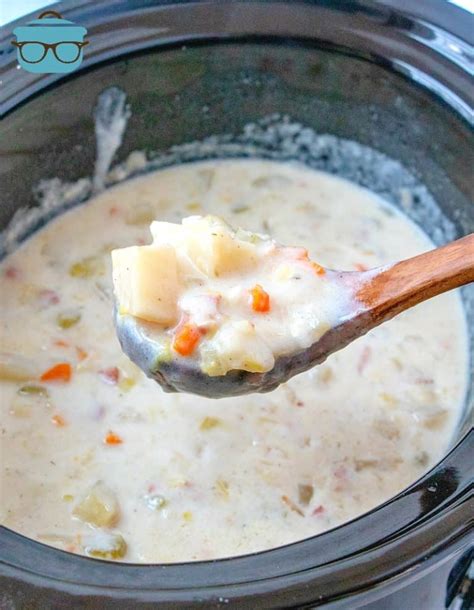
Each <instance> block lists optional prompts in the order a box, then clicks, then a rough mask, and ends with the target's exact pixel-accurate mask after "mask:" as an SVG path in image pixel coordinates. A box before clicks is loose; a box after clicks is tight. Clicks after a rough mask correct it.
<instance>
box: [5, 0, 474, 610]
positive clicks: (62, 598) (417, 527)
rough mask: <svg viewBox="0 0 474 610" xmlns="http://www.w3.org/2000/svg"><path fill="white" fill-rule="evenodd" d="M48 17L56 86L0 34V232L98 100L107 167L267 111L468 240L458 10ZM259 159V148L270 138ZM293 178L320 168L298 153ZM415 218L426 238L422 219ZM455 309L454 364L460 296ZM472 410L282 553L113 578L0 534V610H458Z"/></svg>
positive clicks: (116, 570) (166, 9)
mask: <svg viewBox="0 0 474 610" xmlns="http://www.w3.org/2000/svg"><path fill="white" fill-rule="evenodd" d="M48 8H50V7H48ZM51 8H52V9H54V11H57V12H58V13H60V14H61V15H62V16H63V18H65V19H68V20H70V21H71V22H74V23H76V24H80V25H81V26H83V27H85V28H86V29H87V31H88V39H89V41H90V44H89V46H88V47H86V49H85V50H84V61H83V64H82V66H81V68H80V69H78V70H76V71H75V72H74V73H72V74H69V75H67V76H64V75H61V74H39V73H36V74H33V73H30V72H26V71H24V70H21V69H17V61H16V49H15V48H14V47H13V46H12V45H11V40H12V39H13V35H12V32H13V30H14V29H15V27H18V26H19V25H21V24H24V23H26V22H28V21H30V20H31V19H33V18H34V17H35V16H34V15H32V16H30V17H27V18H24V19H21V20H19V21H18V22H16V23H14V24H10V25H9V26H7V27H6V28H5V29H4V32H3V34H2V39H1V41H0V55H1V58H0V62H1V64H0V66H1V67H0V80H1V82H2V93H1V110H2V113H3V115H4V117H3V121H2V124H1V127H0V133H1V137H0V150H1V158H2V162H1V170H0V171H1V183H2V189H1V193H0V197H1V208H0V227H2V228H3V227H5V226H6V225H7V223H8V222H9V220H10V219H11V218H12V216H13V214H14V213H15V211H16V210H17V209H18V208H20V207H34V206H35V205H37V203H36V199H35V196H34V193H35V192H36V191H37V184H38V183H39V181H40V180H41V179H42V178H45V177H54V176H59V177H61V179H63V180H68V181H74V180H78V179H79V178H81V177H83V176H87V175H90V174H91V173H92V169H93V165H94V155H95V150H94V126H93V109H94V107H95V104H96V100H97V97H98V95H99V94H100V93H101V92H102V91H103V90H104V89H105V88H107V87H110V86H116V87H119V88H120V89H122V90H123V91H124V92H125V93H126V95H127V100H128V103H129V104H130V106H131V108H132V115H131V117H130V120H129V125H128V128H127V131H126V134H125V139H124V142H123V144H122V146H121V148H120V150H119V153H118V155H117V158H116V161H120V160H123V159H125V158H126V156H127V155H128V154H129V153H130V152H131V151H133V150H137V149H140V150H147V151H158V152H160V151H162V152H163V151H166V150H169V149H170V148H171V147H173V146H175V145H177V144H183V143H185V142H189V141H193V140H202V139H203V138H205V137H207V136H210V135H212V134H222V133H234V134H236V133H240V132H241V131H242V129H243V128H244V126H245V125H247V124H249V123H252V122H255V121H259V120H260V119H262V117H268V116H274V115H275V113H278V115H279V116H282V115H287V116H289V117H291V118H292V119H293V120H296V121H299V122H300V123H302V124H304V125H308V126H309V127H311V128H312V129H314V130H315V131H317V132H319V133H325V134H332V135H334V136H337V137H338V138H345V139H348V140H355V141H357V142H359V143H361V144H363V145H365V146H368V147H371V148H373V149H375V150H376V151H379V152H381V153H384V154H386V155H388V156H390V157H391V158H394V159H396V160H399V161H400V162H401V163H402V164H403V165H405V166H406V167H407V168H409V170H410V172H411V173H412V174H413V175H414V176H415V177H416V179H417V180H419V181H420V182H421V183H422V184H424V185H425V186H426V187H427V188H428V189H429V191H430V192H431V193H432V195H433V196H434V197H435V199H436V200H437V202H439V206H440V208H441V210H442V213H443V215H444V216H445V217H446V218H447V219H449V221H450V223H451V226H452V227H453V232H454V234H455V236H461V235H463V234H466V233H469V232H472V231H473V230H474V206H473V203H472V202H473V200H474V197H473V195H474V181H473V175H472V168H473V167H474V138H473V133H472V126H473V122H474V119H473V106H474V87H473V82H472V70H473V67H474V60H473V49H472V42H473V38H472V31H473V30H474V28H473V27H472V26H473V19H472V15H470V14H469V13H467V12H465V11H463V10H462V9H460V8H458V7H456V6H454V5H452V4H449V3H448V2H443V1H442V0H427V1H426V2H423V3H414V2H409V1H407V0H385V1H380V2H374V1H370V0H353V1H351V2H347V1H344V0H334V1H332V2H328V1H325V0H315V1H296V2H290V1H286V2H283V1H282V2H278V1H271V2H264V1H255V2H245V1H233V0H231V1H225V0H223V1H218V0H207V1H206V0H204V1H190V2H187V1H182V2H177V1H167V0H162V1H159V0H104V1H102V2H93V1H90V0H81V1H77V2H63V3H58V4H54V5H52V7H51ZM262 146H264V147H266V151H267V152H269V150H270V149H272V150H273V149H277V148H278V138H276V139H275V138H274V139H273V140H272V141H271V142H266V143H265V142H264V143H262ZM270 152H271V150H270ZM286 155H287V158H291V150H290V151H287V152H286ZM323 156H324V155H323ZM308 163H309V164H310V165H311V164H313V165H317V164H318V163H319V166H321V164H323V165H324V159H318V160H315V159H311V157H310V155H308ZM355 179H356V180H357V179H358V180H359V182H361V183H363V180H364V178H363V177H361V176H359V178H357V176H356V177H355ZM415 207H416V201H415ZM420 218H421V220H419V221H420V222H421V223H422V224H423V228H424V229H425V230H426V231H427V232H428V233H429V234H430V235H431V236H434V237H435V238H436V234H437V227H436V220H433V219H431V218H429V217H423V216H422V215H421V217H420ZM438 237H439V236H438ZM438 241H439V239H438ZM470 288H472V287H470ZM463 297H464V301H465V304H466V313H467V316H468V320H469V327H470V331H471V337H470V342H471V349H472V347H474V325H473V322H474V307H472V303H473V301H474V300H473V299H472V290H469V287H468V289H466V290H465V291H464V293H463ZM469 304H471V307H469ZM472 396H473V394H472V389H471V392H470V394H469V396H468V398H467V402H466V407H465V410H464V414H463V418H462V421H461V422H460V425H459V430H458V436H457V438H456V439H455V440H454V441H453V444H452V449H451V450H450V452H449V453H448V455H446V456H445V458H444V459H443V460H442V461H441V462H440V463H439V464H437V465H436V466H435V467H434V468H433V469H432V470H431V471H430V472H428V473H427V474H426V475H424V476H423V477H422V478H421V479H420V480H418V481H416V482H415V483H414V484H413V485H412V486H411V487H409V488H408V489H407V490H405V491H404V492H403V493H401V494H399V495H398V496H396V497H395V498H393V499H391V500H389V501H388V502H386V503H385V504H383V505H382V506H380V507H378V508H376V509H375V510H373V511H371V512H370V513H368V514H365V515H363V516H362V517H360V518H357V519H355V520H353V521H351V522H350V523H347V524H344V525H342V526H340V527H337V528H335V529H333V530H331V531H328V532H326V533H323V534H321V535H318V536H315V537H313V538H310V539H307V540H303V541H301V542H297V543H294V544H290V545H288V546H285V547H281V548H277V549H273V550H269V551H266V552H261V553H256V554H253V555H247V556H241V557H234V558H229V559H222V560H215V561H202V562H195V563H183V564H169V565H134V564H127V563H120V564H114V563H111V562H105V561H98V560H94V559H90V558H86V557H81V556H77V555H73V554H70V553H66V552H63V551H60V550H57V549H54V548H51V547H49V546H46V545H43V544H41V543H39V542H35V541H32V540H30V539H27V538H25V537H23V536H21V535H19V534H17V533H15V532H13V531H11V530H9V529H7V528H2V529H1V530H0V556H1V557H0V558H1V564H0V607H1V608H2V609H3V608H5V609H10V608H12V609H13V608H15V609H20V608H28V609H29V610H30V609H41V610H45V609H47V608H55V609H57V608H63V607H73V608H101V609H106V608H127V609H130V608H142V607H143V608H145V607H150V608H152V607H153V608H157V607H160V608H161V607H162V608H191V607H193V608H194V607H196V608H198V607H199V608H218V607H229V608H230V607H232V608H247V609H248V608H319V607H330V608H351V609H356V608H367V609H372V610H375V609H384V610H402V609H403V610H404V609H406V610H437V609H438V608H456V609H458V608H459V609H460V608H464V609H467V608H468V607H472V606H470V604H471V603H472V597H470V595H472V586H471V581H470V578H469V570H470V565H471V563H472V557H473V550H472V549H473V546H472V545H473V528H472V525H473V514H474V512H473V509H474V500H473V485H472V481H473V471H474V469H473V463H474V459H473V456H474V431H473V428H472V406H473V400H472ZM471 573H472V568H471Z"/></svg>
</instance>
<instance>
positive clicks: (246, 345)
mask: <svg viewBox="0 0 474 610" xmlns="http://www.w3.org/2000/svg"><path fill="white" fill-rule="evenodd" d="M201 359H202V360H201V368H202V371H203V372H204V373H206V375H209V376H210V377H215V376H218V375H225V374H226V373H227V372H228V371H231V370H241V371H249V372H251V373H263V372H265V371H269V370H270V369H272V368H273V366H274V364H275V358H274V356H273V353H272V351H271V349H270V348H269V347H268V346H267V344H266V343H265V342H264V341H263V340H262V339H261V338H260V337H259V336H258V335H257V333H256V332H255V328H254V327H253V325H252V324H250V323H249V322H248V321H246V320H239V321H236V322H229V323H227V324H224V325H223V326H222V328H220V329H219V330H218V332H217V333H216V334H215V335H214V337H213V338H212V340H211V341H209V342H208V343H206V344H205V345H203V347H202V348H201Z"/></svg>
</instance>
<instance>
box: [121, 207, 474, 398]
mask: <svg viewBox="0 0 474 610" xmlns="http://www.w3.org/2000/svg"><path fill="white" fill-rule="evenodd" d="M150 229H151V234H152V236H153V243H152V244H151V245H145V246H132V247H128V248H122V249H119V250H113V251H112V263H113V281H114V290H115V300H116V307H115V323H116V328H117V334H118V338H119V341H120V344H121V346H122V349H123V350H124V352H125V353H126V354H127V355H128V356H129V358H130V359H131V360H133V361H134V362H135V363H136V364H137V365H138V366H139V367H140V368H141V369H142V370H143V371H144V372H145V373H146V374H147V375H148V376H149V377H151V378H153V379H155V380H156V381H157V382H158V383H159V384H160V385H161V386H162V387H163V389H164V390H166V391H168V392H190V393H194V394H200V395H202V396H207V397H212V398H221V397H224V396H238V395H242V394H248V393H251V392H268V391H270V390H273V389H275V388H276V387H277V386H278V385H279V384H281V383H283V382H284V381H287V380H288V379H289V378H290V377H292V376H293V375H297V374H298V373H301V372H303V371H305V370H307V369H309V368H310V367H313V366H314V365H317V364H320V363H321V362H323V361H324V360H326V358H327V357H328V356H329V355H330V354H332V353H333V352H335V351H337V350H340V349H342V348H343V347H345V346H346V345H348V344H349V343H350V342H351V341H354V340H355V339H357V338H358V337H360V336H362V335H364V334H365V333H367V332H368V331H369V330H371V329H372V328H374V327H376V326H378V325H379V324H381V323H383V322H385V321H386V320H389V319H390V318H392V317H393V316H395V315H397V314H399V313H401V312H402V311H404V310H406V309H408V308H410V307H413V306H414V305H416V304H417V303H420V302H421V301H424V300H426V299H429V298H431V297H433V296H436V295H438V294H440V293H442V292H445V291H447V290H451V289H453V288H457V287H459V286H462V285H464V284H467V283H469V282H472V281H474V234H471V235H468V236H467V237H464V238H462V239H459V240H458V241H455V242H453V243H450V244H447V245H445V246H443V247H441V248H437V249H436V250H432V251H430V252H426V253H424V254H421V255H419V256H416V257H414V258H410V259H408V260H404V261H401V262H398V263H395V264H393V265H388V266H384V267H380V268H376V269H371V270H367V271H361V272H353V271H336V270H331V269H325V268H324V267H322V266H321V265H319V264H318V263H317V262H315V261H313V260H311V259H310V257H309V256H308V252H307V251H306V250H305V249H303V248H298V247H291V246H284V245H281V244H278V243H277V242H275V241H274V240H273V239H271V238H270V237H269V236H267V235H261V234H258V233H251V232H249V231H245V230H243V229H233V228H232V227H231V226H229V225H228V224H227V223H226V222H225V221H223V220H222V219H220V218H218V217H216V216H205V217H202V216H190V217H188V218H185V219H183V221H182V223H181V224H174V223H168V222H156V221H155V222H153V223H152V224H151V227H150Z"/></svg>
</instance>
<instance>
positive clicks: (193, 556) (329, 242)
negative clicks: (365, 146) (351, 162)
mask: <svg viewBox="0 0 474 610" xmlns="http://www.w3.org/2000/svg"><path fill="white" fill-rule="evenodd" d="M190 214H201V215H204V214H217V215H219V216H222V217H223V218H225V219H226V220H228V221H229V222H231V223H232V224H234V225H240V226H243V227H244V228H246V229H249V230H255V231H260V232H263V233H269V234H271V235H272V237H274V238H275V239H276V240H278V241H279V242H281V243H286V244H294V245H299V246H302V247H304V248H307V249H308V251H309V254H310V256H311V258H312V259H313V260H316V261H318V262H319V263H320V264H321V265H323V266H324V267H327V268H334V269H362V268H366V267H368V268H370V267H375V266H378V265H380V264H384V263H388V262H392V261H396V260H400V259H403V258H407V257H409V256H413V255H415V254H418V253H420V252H422V251H425V250H427V249H429V248H431V247H432V244H431V242H429V241H428V239H427V238H426V237H425V236H424V235H423V234H422V233H421V232H420V231H419V230H418V229H417V228H416V227H415V226H414V225H413V224H412V223H411V222H410V221H408V220H407V219H406V218H404V217H403V216H402V215H400V214H399V213H398V212H396V211H395V210H394V209H393V208H391V207H389V206H388V205H387V204H385V203H382V202H381V201H380V200H378V199H377V198H375V197H374V196H373V195H372V194H370V193H369V192H368V191H365V190H363V189H360V188H358V187H356V186H354V185H352V184H350V183H348V182H346V181H343V180H341V179H338V178H335V177H333V176H330V175H327V174H324V173H320V172H314V171H312V170H309V169H306V168H304V167H302V166H299V165H291V164H282V163H276V162H269V161H258V160H245V161H240V160H239V161H213V162H203V163H196V164H189V165H184V166H179V167H173V168H170V169H166V170H163V171H160V172H155V173H153V174H149V175H146V176H143V177H140V178H137V179H134V180H131V181H129V182H126V183H124V184H122V185H119V186H117V187H115V188H113V189H110V190H108V191H106V192H104V193H102V194H101V195H99V196H97V197H96V198H95V199H93V200H92V201H90V202H88V203H87V204H85V205H83V206H80V207H78V208H75V209H73V210H72V211H70V212H67V213H66V214H64V215H62V216H60V217H59V218H57V219H56V220H55V221H53V222H51V223H50V224H49V225H47V226H46V227H45V228H44V229H43V230H42V231H40V232H39V233H37V234H36V235H34V236H33V237H32V238H31V239H30V240H29V241H28V242H26V243H25V244H23V245H22V246H21V247H20V248H19V249H18V250H17V251H16V252H14V253H13V254H11V255H10V256H9V257H8V258H6V259H5V260H4V261H3V262H2V263H1V266H0V292H1V295H2V311H1V345H2V347H1V350H2V351H5V352H7V353H9V354H16V355H17V356H18V355H20V356H22V357H23V359H22V360H21V361H17V360H15V361H7V364H8V365H9V367H7V366H6V364H5V359H7V360H8V357H9V356H3V359H4V363H3V365H0V374H1V375H3V377H9V379H2V380H1V381H0V394H1V395H0V401H1V409H2V415H1V417H2V424H1V427H2V435H1V437H0V438H1V452H2V453H1V454H2V463H1V467H2V480H1V494H2V497H1V518H2V522H3V524H4V525H5V526H7V527H9V528H11V529H14V530H16V531H19V532H21V533H22V534H24V535H26V536H29V537H31V538H34V539H37V540H40V541H43V542H46V543H48V544H52V545H54V546H58V547H60V548H63V549H66V550H69V551H72V552H76V553H89V554H93V555H94V556H100V557H105V558H114V559H117V560H120V559H122V558H123V560H125V561H130V562H147V563H154V562H176V561H188V560H198V559H212V558H217V557H226V556H230V555H237V554H243V553H249V552H254V551H259V550H264V549H268V548H272V547H275V546H279V545H282V544H287V543H289V542H293V541H296V540H300V539H303V538H306V537H309V536H312V535H315V534H317V533H320V532H322V531H324V530H327V529H329V528H332V527H334V526H336V525H338V524H341V523H343V522H345V521H348V520H350V519H352V518H354V517H356V516H358V515H360V514H362V513H364V512H366V511H368V510H369V509H371V508H373V507H375V506H376V505H378V504H380V503H381V502H383V501H385V500H387V499H388V498H389V497H391V496H393V495H394V494H396V493H397V492H399V491H401V490H402V489H403V488H405V487H406V486H407V485H409V484H410V483H411V482H412V481H414V480H415V479H416V478H417V477H418V476H419V475H420V474H422V473H423V472H424V471H426V470H427V469H428V468H429V467H430V466H431V465H433V464H434V463H435V462H436V461H437V460H438V459H439V458H440V457H441V456H442V454H443V453H444V452H445V451H446V449H447V447H448V445H449V442H450V439H451V438H452V435H453V432H454V429H455V426H456V423H457V421H458V417H459V411H460V408H461V405H462V401H463V398H464V393H465V386H466V377H467V375H466V371H467V348H466V329H465V322H464V317H463V312H462V307H461V303H460V300H459V297H458V295H457V294H454V293H450V294H445V295H442V296H440V297H437V298H436V299H433V300H431V301H428V302H425V303H423V304H421V305H419V306H417V307H416V308H414V309H412V310H410V311H407V312H405V313H404V314H402V315H401V316H399V317H397V318H395V319H394V320H392V321H390V322H389V323H386V324H384V325H383V326H381V327H379V328H377V329H375V330H373V331H372V332H371V333H370V334H369V335H367V336H366V337H363V338H361V339H359V340H357V341H356V342H354V343H353V344H351V345H350V346H349V347H347V348H346V349H344V350H342V351H341V352H338V353H336V354H334V355H332V356H331V357H330V358H329V359H328V360H327V362H326V363H325V364H324V365H321V366H319V367H316V368H314V369H312V370H310V371H308V372H306V373H304V374H302V375H299V376H298V377H296V378H294V379H292V380H291V381H290V382H288V383H287V384H285V385H284V386H281V387H280V388H278V389H277V390H275V391H274V392H272V393H270V394H254V395H248V396H245V397H242V398H228V399H221V400H210V399H205V398H198V397H196V396H191V395H185V394H165V393H163V392H162V390H161V389H160V388H159V387H158V385H157V384H156V383H155V382H153V381H151V380H149V379H147V378H146V377H145V376H144V375H143V373H141V371H139V370H138V369H137V368H136V367H135V366H134V365H133V364H131V363H130V361H129V360H128V359H127V358H126V356H125V355H123V354H122V353H121V351H120V346H119V344H118V341H117V339H116V336H115V332H114V327H113V321H112V303H113V300H112V280H111V266H110V250H111V249H113V248H117V247H124V246H129V245H133V244H137V243H138V244H140V243H149V242H150V237H149V227H148V225H149V223H150V222H151V220H153V219H155V218H157V219H159V220H164V221H169V222H179V221H180V220H181V218H182V217H183V216H188V215H190ZM58 364H62V365H63V366H62V368H61V367H60V368H59V369H58V368H56V369H54V368H53V369H52V367H54V366H56V365H58ZM2 366H3V368H2ZM47 371H49V375H48V374H47V375H46V379H43V380H41V379H40V377H41V375H43V374H44V373H45V372H47ZM51 371H52V372H51ZM69 373H70V374H71V377H70V379H69V381H66V378H67V375H68V374H69ZM15 375H16V376H17V377H22V379H16V380H12V379H11V377H12V376H15ZM55 376H59V377H60V378H62V381H61V379H59V381H51V380H50V379H48V377H55ZM30 377H31V378H30ZM98 482H100V483H99V487H97V484H98ZM94 486H95V487H94ZM103 488H105V491H104V489H103ZM97 489H101V490H102V491H101V492H100V494H99V495H100V497H101V498H102V500H103V502H104V506H105V507H106V509H107V510H105V512H104V511H102V512H101V513H100V515H99V517H100V519H98V517H97V511H95V513H94V514H95V520H96V521H97V522H99V521H100V525H99V527H97V524H96V526H95V527H93V526H91V525H90V524H88V522H87V514H88V513H87V507H89V508H90V497H91V494H92V495H93V494H94V493H95V491H94V490H97ZM91 490H92V491H91ZM87 497H88V498H89V500H87ZM104 498H105V499H104ZM85 499H86V500H85ZM84 502H85V503H84ZM87 502H89V504H87ZM84 507H86V510H84ZM84 515H86V517H84ZM93 520H94V519H93ZM119 536H120V537H121V538H119ZM117 540H119V543H117ZM125 545H126V546H125ZM110 549H115V550H114V551H113V552H112V554H111V552H110ZM115 551H116V552H115Z"/></svg>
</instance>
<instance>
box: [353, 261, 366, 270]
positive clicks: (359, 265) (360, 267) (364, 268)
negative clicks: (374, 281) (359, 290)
mask: <svg viewBox="0 0 474 610" xmlns="http://www.w3.org/2000/svg"><path fill="white" fill-rule="evenodd" d="M354 267H355V268H356V270H357V271H367V269H368V267H367V266H366V265H364V263H354Z"/></svg>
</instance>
